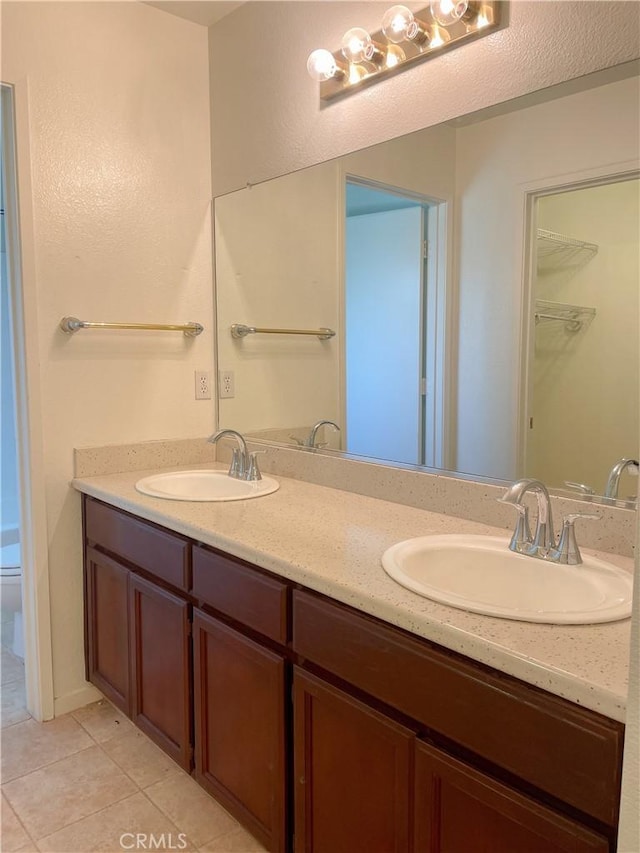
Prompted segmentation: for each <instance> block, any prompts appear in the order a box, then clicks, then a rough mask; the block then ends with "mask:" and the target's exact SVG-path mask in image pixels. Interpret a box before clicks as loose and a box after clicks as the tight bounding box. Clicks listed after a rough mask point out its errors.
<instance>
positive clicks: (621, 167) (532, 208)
mask: <svg viewBox="0 0 640 853" xmlns="http://www.w3.org/2000/svg"><path fill="white" fill-rule="evenodd" d="M638 178H640V159H636V160H627V161H623V162H621V163H612V164H608V165H605V166H599V167H597V168H594V169H586V170H583V171H581V172H572V173H569V174H564V175H555V176H554V177H553V178H542V179H540V180H537V181H532V182H528V183H526V184H521V185H520V186H519V187H518V192H519V194H520V196H521V198H520V204H519V206H518V208H517V209H519V210H520V212H521V215H520V220H521V221H520V228H521V234H522V240H521V241H520V246H521V257H520V259H519V268H520V269H521V271H522V282H523V287H522V288H521V293H522V297H521V298H522V308H521V312H520V314H521V327H520V341H521V346H520V359H519V361H520V363H519V368H518V380H519V386H518V387H519V393H518V394H517V395H516V400H517V412H516V414H515V416H516V448H517V451H516V452H517V458H516V471H515V479H517V478H519V477H524V476H525V475H526V461H527V453H528V442H529V428H528V424H529V418H530V417H531V413H532V407H533V358H534V350H535V317H534V315H535V279H536V269H535V262H536V249H535V233H536V202H537V201H538V199H540V198H543V197H544V196H549V195H558V194H560V193H563V192H572V191H574V190H580V189H589V188H590V187H597V186H604V185H606V184H613V183H620V182H622V181H630V180H634V179H638Z"/></svg>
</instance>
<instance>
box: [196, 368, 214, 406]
mask: <svg viewBox="0 0 640 853" xmlns="http://www.w3.org/2000/svg"><path fill="white" fill-rule="evenodd" d="M195 376H196V400H210V399H211V373H210V371H208V370H196V374H195Z"/></svg>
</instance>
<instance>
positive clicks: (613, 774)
mask: <svg viewBox="0 0 640 853" xmlns="http://www.w3.org/2000/svg"><path fill="white" fill-rule="evenodd" d="M293 646H294V649H295V651H296V652H297V653H298V654H300V655H302V656H304V657H305V658H308V659H309V660H310V661H313V662H314V663H316V664H317V665H318V666H321V667H322V668H323V669H325V670H327V671H328V672H332V673H334V674H335V675H337V676H338V677H340V678H342V679H344V680H345V681H348V682H350V683H351V684H353V685H354V686H355V687H358V688H360V689H362V690H364V691H366V692H367V693H369V694H370V695H371V696H374V697H376V698H377V699H379V700H380V701H382V702H385V703H387V704H388V705H391V706H392V707H393V708H396V709H397V710H398V711H401V712H402V713H403V714H407V715H408V716H409V717H411V718H413V719H414V720H416V721H418V722H420V723H422V724H423V725H424V726H426V727H428V728H429V729H431V730H432V731H433V732H438V733H440V734H441V735H443V736H445V737H447V738H450V739H451V740H453V741H456V742H457V743H459V744H460V745H462V746H463V747H466V748H467V749H469V750H471V751H472V752H474V753H476V754H477V755H480V756H482V757H483V758H485V759H487V760H488V761H491V762H492V763H494V764H495V765H497V766H499V767H502V768H504V769H505V770H507V771H509V772H511V773H514V774H515V775H516V776H519V777H520V778H521V779H523V780H526V781H527V782H529V783H531V784H532V785H535V786H536V787H538V788H540V789H541V790H543V791H546V792H548V793H549V794H551V795H552V796H554V797H557V798H559V799H560V800H563V801H564V802H566V803H568V804H570V805H572V806H575V807H576V808H578V809H580V810H581V811H583V812H585V813H586V814H589V815H592V816H593V817H595V818H597V819H598V820H601V821H603V822H605V823H607V824H609V825H614V824H615V823H616V820H617V812H618V797H619V790H620V774H621V764H622V742H623V731H624V727H623V726H622V725H621V724H619V723H616V722H615V721H613V720H609V719H608V718H606V717H603V716H600V715H599V714H595V713H593V712H591V711H587V710H585V709H582V708H580V707H578V706H577V705H574V704H573V703H572V702H568V701H566V700H564V699H560V698H557V697H555V696H552V695H550V694H547V693H545V692H544V691H541V690H539V689H537V688H535V687H531V686H529V685H527V684H524V683H523V682H520V681H518V680H517V679H515V678H512V677H510V676H507V675H503V674H501V673H499V672H496V671H494V670H489V669H488V668H487V667H483V666H482V665H480V664H474V663H473V662H470V661H468V660H467V659H464V658H462V657H460V656H458V655H455V654H453V653H451V652H447V651H446V650H444V649H440V648H438V647H436V646H434V645H432V644H431V643H429V642H427V641H426V640H420V639H419V638H414V637H412V636H409V635H407V634H405V633H404V632H403V631H401V630H399V629H396V628H393V627H391V626H389V625H385V624H384V623H382V622H379V621H378V620H376V619H373V618H371V617H368V616H363V615H361V614H358V613H355V612H354V611H352V610H351V609H349V608H347V607H345V606H342V605H336V604H333V603H331V602H328V601H326V600H324V599H322V598H319V597H317V596H315V595H311V594H309V593H305V592H298V591H296V592H295V593H294V599H293Z"/></svg>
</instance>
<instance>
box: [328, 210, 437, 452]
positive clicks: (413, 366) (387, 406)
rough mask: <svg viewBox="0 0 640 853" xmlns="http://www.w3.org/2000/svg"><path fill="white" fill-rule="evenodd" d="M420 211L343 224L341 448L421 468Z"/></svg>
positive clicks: (365, 217)
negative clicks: (343, 401) (343, 399)
mask: <svg viewBox="0 0 640 853" xmlns="http://www.w3.org/2000/svg"><path fill="white" fill-rule="evenodd" d="M423 241H424V211H423V209H422V207H420V206H415V207H410V208H404V209H402V210H392V211H385V212H383V213H370V214H366V215H363V216H350V217H348V218H347V223H346V253H345V254H346V288H345V291H346V342H345V346H346V449H347V450H348V451H349V452H350V453H356V454H359V455H362V456H373V457H376V458H382V459H390V460H393V461H395V462H407V463H412V464H422V462H423V459H422V456H423V451H422V448H423V446H424V442H423V440H422V439H423V436H422V431H423V426H422V420H423V418H422V411H423V408H424V407H423V402H422V401H423V398H422V393H421V392H422V387H421V386H422V382H421V380H422V375H423V346H422V337H423V326H424V323H423V285H424V282H423V278H424V259H423Z"/></svg>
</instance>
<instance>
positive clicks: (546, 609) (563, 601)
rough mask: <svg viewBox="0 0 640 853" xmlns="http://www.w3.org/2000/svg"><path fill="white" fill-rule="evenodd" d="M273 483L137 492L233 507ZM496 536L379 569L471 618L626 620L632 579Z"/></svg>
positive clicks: (401, 558)
mask: <svg viewBox="0 0 640 853" xmlns="http://www.w3.org/2000/svg"><path fill="white" fill-rule="evenodd" d="M279 486H280V484H279V483H278V481H277V480H274V479H273V478H272V477H262V479H260V480H257V481H246V480H240V479H236V478H234V477H230V476H228V474H227V473H226V472H225V471H217V470H195V471H175V472H170V473H165V474H157V475H154V476H151V477H145V478H144V479H142V480H139V481H138V482H137V483H136V489H137V490H138V491H139V492H141V493H143V494H146V495H150V496H152V497H157V498H164V499H169V500H179V501H212V502H220V501H239V500H247V499H251V498H258V497H263V496H265V495H269V494H272V493H273V492H275V491H276V490H277V489H278V488H279ZM508 546H509V539H508V538H507V537H504V538H503V537H499V536H472V535H458V534H450V535H438V536H422V537H417V538H415V539H408V540H406V541H404V542H398V543H397V544H395V545H393V546H391V547H390V548H388V549H387V550H386V551H385V553H384V554H383V555H382V566H383V568H384V570H385V571H386V572H387V574H388V575H389V576H390V577H391V578H393V580H394V581H396V582H397V583H399V584H401V585H402V586H404V587H405V588H406V589H409V590H411V591H412V592H414V593H417V594H418V595H421V596H424V597H426V598H429V599H432V600H434V601H438V602H440V603H442V604H447V605H449V606H451V607H457V608H460V609H463V610H467V611H471V612H474V613H481V614H484V615H487V616H494V617H499V618H503V619H515V620H520V621H526V622H541V623H550V624H556V625H558V624H591V623H597V622H612V621H616V620H619V619H626V618H628V617H629V616H630V615H631V602H632V586H633V582H632V575H631V574H630V573H629V572H627V571H625V570H624V569H620V568H618V567H617V566H614V565H612V564H611V563H608V562H605V561H604V560H599V559H597V558H595V557H593V556H588V555H585V556H583V561H582V563H581V564H580V565H576V566H572V565H561V564H558V563H553V562H547V561H545V560H540V559H532V558H531V557H529V556H525V555H524V554H520V553H515V552H513V551H510V550H509V547H508Z"/></svg>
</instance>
